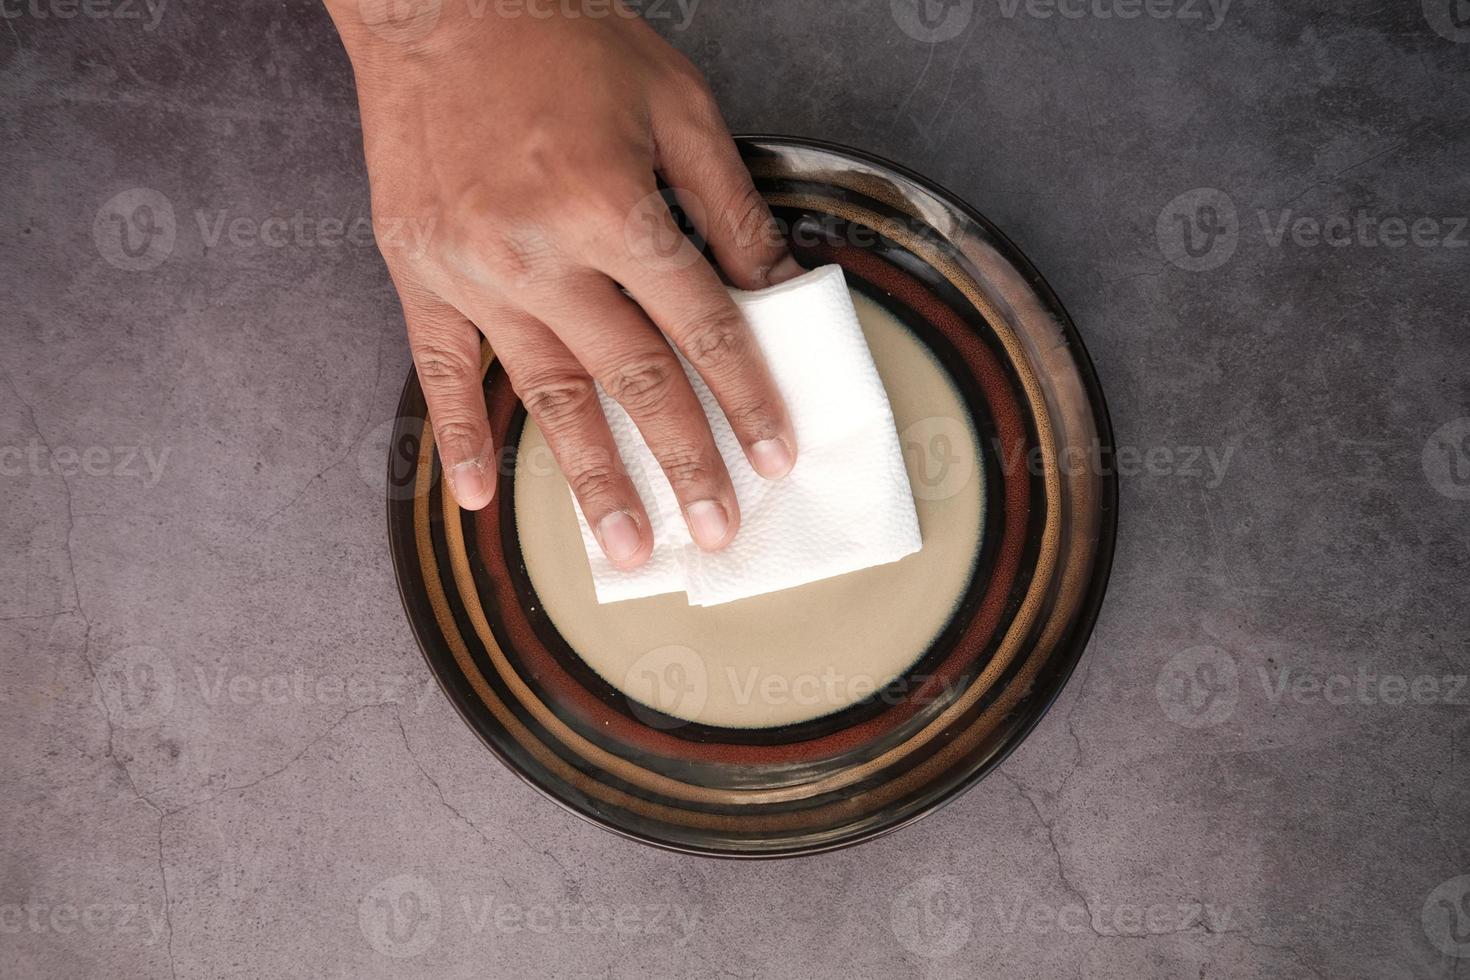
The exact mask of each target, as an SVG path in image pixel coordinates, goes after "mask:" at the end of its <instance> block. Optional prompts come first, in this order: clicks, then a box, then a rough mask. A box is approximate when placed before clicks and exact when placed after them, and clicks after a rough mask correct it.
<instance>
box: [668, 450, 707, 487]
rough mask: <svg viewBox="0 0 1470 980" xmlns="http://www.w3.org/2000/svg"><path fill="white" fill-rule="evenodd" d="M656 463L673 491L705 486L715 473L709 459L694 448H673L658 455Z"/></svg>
mask: <svg viewBox="0 0 1470 980" xmlns="http://www.w3.org/2000/svg"><path fill="white" fill-rule="evenodd" d="M658 465H659V467H660V468H661V469H662V470H663V471H664V475H665V476H666V477H668V480H669V485H670V486H672V487H673V488H674V490H675V491H679V490H685V489H690V488H694V487H704V486H707V485H708V484H709V483H710V482H711V481H712V479H713V477H714V475H715V468H714V467H713V466H712V465H711V464H710V461H709V460H707V459H705V458H704V456H703V455H702V454H700V453H698V452H696V451H694V450H688V449H685V450H674V451H671V452H665V453H662V454H660V455H659V456H658Z"/></svg>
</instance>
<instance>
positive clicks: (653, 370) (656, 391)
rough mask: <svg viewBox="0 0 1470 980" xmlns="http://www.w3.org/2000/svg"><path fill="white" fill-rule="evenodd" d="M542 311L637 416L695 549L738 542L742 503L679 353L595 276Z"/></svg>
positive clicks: (574, 283) (571, 285) (571, 283)
mask: <svg viewBox="0 0 1470 980" xmlns="http://www.w3.org/2000/svg"><path fill="white" fill-rule="evenodd" d="M563 286H564V289H563V292H562V294H561V296H560V297H559V298H558V299H557V300H556V301H555V302H554V304H552V305H550V306H549V307H548V308H545V309H537V310H535V311H534V312H536V313H537V314H538V316H539V317H540V318H541V319H542V320H543V321H545V322H549V323H551V324H553V325H554V326H555V327H556V329H557V336H559V337H560V338H561V340H562V341H563V342H564V343H565V344H566V346H567V348H568V349H569V350H570V351H571V353H572V354H573V355H574V356H575V357H576V359H577V360H578V361H580V362H581V363H582V364H583V365H584V366H585V368H586V369H587V371H588V372H589V373H590V374H591V376H592V377H594V378H596V379H597V381H598V383H600V384H601V385H602V387H603V390H604V391H606V392H607V393H608V395H609V396H610V397H611V398H612V399H613V400H614V401H616V402H617V403H618V404H619V405H621V406H622V407H623V408H624V409H625V410H626V411H627V413H628V415H629V416H630V417H631V418H632V420H633V422H634V424H635V425H637V426H638V431H639V432H641V433H642V434H643V439H644V441H645V442H647V444H648V448H649V450H650V451H651V452H652V453H653V456H654V458H655V459H657V460H658V464H659V466H660V467H661V468H662V470H663V472H664V475H665V476H666V477H667V478H668V481H669V485H670V486H671V487H672V488H673V491H674V495H675V497H677V498H678V500H679V505H680V507H681V508H682V510H683V513H684V520H685V523H686V524H687V525H688V527H689V534H690V536H691V537H692V538H693V539H694V542H695V544H697V545H698V546H699V547H700V548H703V549H704V550H706V551H717V550H719V549H721V548H723V547H725V546H726V545H727V544H729V543H730V541H731V540H732V539H733V538H734V537H735V532H736V531H737V530H738V529H739V526H740V505H739V503H738V501H737V500H736V499H735V488H734V487H733V486H732V485H731V483H730V474H729V472H728V471H727V470H726V469H725V461H724V459H723V458H722V457H721V456H720V452H719V449H718V448H717V447H716V446H715V441H714V436H713V435H712V434H711V432H710V429H709V423H708V421H707V420H706V417H705V413H704V408H703V406H701V405H700V403H699V398H698V397H697V396H696V395H695V394H694V389H693V388H692V387H691V386H690V384H689V379H688V378H687V377H686V376H685V374H684V369H683V367H682V366H681V365H680V364H679V360H678V358H677V357H675V356H674V352H673V351H672V350H671V349H670V348H669V345H668V344H667V343H666V342H665V341H664V339H663V337H662V336H660V334H659V332H658V330H657V328H655V327H654V326H653V324H651V323H649V321H648V319H647V317H646V316H644V314H643V312H642V311H641V310H640V309H638V307H637V306H636V305H634V304H633V303H632V302H631V301H630V300H629V299H628V298H627V297H626V296H624V295H623V294H622V292H621V291H620V290H619V289H618V288H617V287H616V286H615V285H614V284H613V283H612V281H611V280H609V279H607V278H605V277H604V276H601V275H597V274H593V273H590V272H589V273H587V274H585V275H583V276H579V277H576V278H575V279H572V280H568V281H567V282H565V283H564V284H563Z"/></svg>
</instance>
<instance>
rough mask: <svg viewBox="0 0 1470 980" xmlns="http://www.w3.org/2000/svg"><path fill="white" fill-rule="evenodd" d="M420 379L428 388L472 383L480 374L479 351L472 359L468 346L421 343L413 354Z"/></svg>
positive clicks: (431, 342) (430, 342)
mask: <svg viewBox="0 0 1470 980" xmlns="http://www.w3.org/2000/svg"><path fill="white" fill-rule="evenodd" d="M413 360H414V366H415V367H416V368H417V369H418V373H419V381H420V382H421V383H422V384H423V385H424V386H425V387H427V388H448V387H456V386H459V385H464V384H469V383H472V382H473V381H474V380H475V378H476V377H477V376H478V374H479V370H480V363H479V352H478V351H476V353H475V357H474V359H473V360H472V359H471V357H470V352H469V348H468V346H466V347H464V348H460V347H452V346H449V345H446V344H440V343H435V342H433V341H429V342H426V343H421V344H419V346H418V348H417V349H416V350H415V351H414V355H413Z"/></svg>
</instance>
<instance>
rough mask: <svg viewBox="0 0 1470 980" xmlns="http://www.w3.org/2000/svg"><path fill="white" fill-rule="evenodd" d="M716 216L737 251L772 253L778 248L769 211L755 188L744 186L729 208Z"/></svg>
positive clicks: (776, 236)
mask: <svg viewBox="0 0 1470 980" xmlns="http://www.w3.org/2000/svg"><path fill="white" fill-rule="evenodd" d="M720 214H721V215H722V217H721V219H720V220H722V221H723V222H724V223H725V230H726V232H727V233H728V234H729V236H730V238H731V239H732V240H733V241H734V242H735V244H736V245H738V246H739V247H740V248H748V249H749V248H764V249H768V250H771V251H774V250H775V249H776V248H778V247H779V246H780V244H781V243H780V241H779V236H778V234H777V231H776V226H775V222H773V221H772V220H771V211H770V208H769V207H767V205H766V199H765V198H764V197H762V196H761V193H760V191H758V190H756V189H755V185H754V184H751V183H747V184H746V185H745V187H744V188H743V189H742V190H741V191H740V192H739V194H738V195H737V196H736V198H735V199H734V200H733V201H731V202H730V205H729V206H728V207H726V208H724V209H723V210H722V211H721V212H720Z"/></svg>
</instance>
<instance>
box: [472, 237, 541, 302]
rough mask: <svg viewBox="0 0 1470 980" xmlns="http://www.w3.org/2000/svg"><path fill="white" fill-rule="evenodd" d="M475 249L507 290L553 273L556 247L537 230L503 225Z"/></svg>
mask: <svg viewBox="0 0 1470 980" xmlns="http://www.w3.org/2000/svg"><path fill="white" fill-rule="evenodd" d="M478 249H479V251H480V253H481V254H482V256H483V257H484V260H485V261H486V262H487V263H488V264H489V266H490V268H491V269H492V270H493V274H494V276H495V278H496V279H497V280H498V281H499V282H500V283H501V285H503V286H505V287H506V288H508V289H526V288H529V287H531V286H534V285H536V284H538V283H540V282H543V281H545V280H546V279H547V278H549V277H550V276H552V275H553V274H554V271H555V269H556V265H557V263H556V261H555V255H556V249H555V248H554V247H553V246H552V244H551V241H550V240H549V239H548V238H547V237H546V236H545V235H544V234H543V233H542V232H541V231H540V230H539V229H533V228H505V229H502V230H500V231H499V232H497V233H495V234H494V235H491V236H490V237H489V238H488V239H487V240H485V241H483V242H481V243H480V244H479V246H478Z"/></svg>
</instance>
